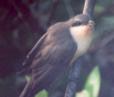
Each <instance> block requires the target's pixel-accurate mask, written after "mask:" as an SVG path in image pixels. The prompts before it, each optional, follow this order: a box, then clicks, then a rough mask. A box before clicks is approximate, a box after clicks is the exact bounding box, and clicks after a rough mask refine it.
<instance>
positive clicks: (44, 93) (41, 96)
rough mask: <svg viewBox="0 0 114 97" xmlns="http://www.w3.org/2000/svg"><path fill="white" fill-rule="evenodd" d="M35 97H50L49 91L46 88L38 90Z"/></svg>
mask: <svg viewBox="0 0 114 97" xmlns="http://www.w3.org/2000/svg"><path fill="white" fill-rule="evenodd" d="M35 97H48V92H47V91H46V90H42V91H40V92H38V93H37V94H36V96H35Z"/></svg>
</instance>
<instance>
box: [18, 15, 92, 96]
mask: <svg viewBox="0 0 114 97" xmlns="http://www.w3.org/2000/svg"><path fill="white" fill-rule="evenodd" d="M93 30H94V22H93V21H92V20H91V19H90V17H89V16H88V15H84V14H80V15H77V16H75V17H73V18H71V19H69V20H68V21H65V22H59V23H56V24H54V25H52V26H51V27H49V29H48V30H47V32H46V33H45V34H44V35H43V36H42V37H41V39H40V40H39V41H38V42H37V43H36V45H35V46H34V47H33V49H32V50H31V51H30V53H29V54H28V56H27V59H26V60H25V64H31V65H30V67H29V68H30V69H31V70H32V73H31V77H32V78H31V80H30V82H28V83H27V85H26V86H25V88H24V90H23V91H22V93H21V95H20V96H19V97H34V95H35V94H36V93H37V92H38V91H40V90H42V89H48V88H50V87H53V86H52V85H53V84H52V83H54V82H55V81H56V80H58V78H59V77H60V76H61V75H62V74H63V73H64V72H65V70H66V69H67V68H69V67H70V66H72V63H73V62H74V61H75V60H76V59H77V58H78V57H79V56H81V55H83V54H84V53H85V52H86V51H87V50H88V48H89V46H90V44H91V41H92V32H93ZM55 84H56V83H55Z"/></svg>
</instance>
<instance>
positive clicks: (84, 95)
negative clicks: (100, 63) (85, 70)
mask: <svg viewBox="0 0 114 97" xmlns="http://www.w3.org/2000/svg"><path fill="white" fill-rule="evenodd" d="M100 82H101V79H100V72H99V68H98V67H95V68H94V69H93V70H92V72H91V73H90V75H89V76H88V78H87V81H86V84H85V87H84V90H82V91H81V92H80V93H77V94H76V97H98V94H99V89H100Z"/></svg>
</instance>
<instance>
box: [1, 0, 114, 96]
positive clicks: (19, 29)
mask: <svg viewBox="0 0 114 97" xmlns="http://www.w3.org/2000/svg"><path fill="white" fill-rule="evenodd" d="M97 1H98V2H97V4H96V8H95V21H96V31H95V39H94V43H93V45H92V46H91V47H90V50H89V54H90V55H89V56H91V57H92V60H91V58H90V57H88V58H89V59H88V60H90V61H92V62H91V64H92V65H98V66H100V72H101V89H100V94H99V97H113V95H114V1H113V0H97ZM83 3H84V0H0V97H17V95H18V94H19V90H20V86H21V85H23V83H24V82H25V79H24V78H23V77H22V76H20V75H16V73H17V72H19V71H21V70H22V68H23V67H22V62H23V60H24V58H25V56H26V54H27V53H28V51H29V50H30V49H31V48H32V47H33V45H34V44H35V43H36V41H37V40H38V39H39V38H40V37H41V36H42V35H43V34H44V33H45V32H46V29H47V28H48V27H49V26H50V25H52V24H54V23H56V22H58V21H64V20H67V19H69V17H71V16H73V15H76V14H78V13H81V10H82V9H83Z"/></svg>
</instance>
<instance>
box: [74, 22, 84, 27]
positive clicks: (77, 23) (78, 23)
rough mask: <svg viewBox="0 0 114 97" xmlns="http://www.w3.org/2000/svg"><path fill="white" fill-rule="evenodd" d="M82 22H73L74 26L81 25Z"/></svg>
mask: <svg viewBox="0 0 114 97" xmlns="http://www.w3.org/2000/svg"><path fill="white" fill-rule="evenodd" d="M81 24H82V23H81V22H75V23H73V24H72V26H79V25H81Z"/></svg>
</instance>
